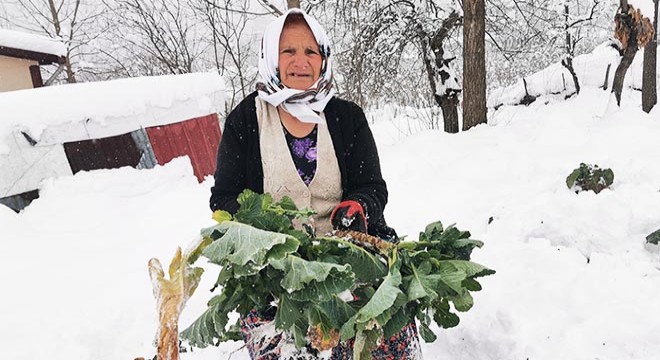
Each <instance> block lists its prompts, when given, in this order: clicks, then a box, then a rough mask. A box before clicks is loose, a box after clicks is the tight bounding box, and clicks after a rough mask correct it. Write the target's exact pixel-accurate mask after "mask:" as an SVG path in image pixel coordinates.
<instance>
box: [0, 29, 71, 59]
mask: <svg viewBox="0 0 660 360" xmlns="http://www.w3.org/2000/svg"><path fill="white" fill-rule="evenodd" d="M0 46H4V47H9V48H14V49H20V50H29V51H34V52H40V53H44V54H51V55H56V56H66V45H64V43H63V42H61V41H59V40H56V39H52V38H49V37H46V36H41V35H35V34H29V33H24V32H19V31H13V30H6V29H0Z"/></svg>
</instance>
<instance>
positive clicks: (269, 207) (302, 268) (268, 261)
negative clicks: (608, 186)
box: [181, 191, 495, 359]
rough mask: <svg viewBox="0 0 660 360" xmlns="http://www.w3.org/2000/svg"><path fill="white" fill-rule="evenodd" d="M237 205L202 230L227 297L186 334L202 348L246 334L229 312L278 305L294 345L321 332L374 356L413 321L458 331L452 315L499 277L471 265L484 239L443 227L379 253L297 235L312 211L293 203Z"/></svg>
mask: <svg viewBox="0 0 660 360" xmlns="http://www.w3.org/2000/svg"><path fill="white" fill-rule="evenodd" d="M239 204H241V208H240V210H239V211H238V212H237V213H236V215H235V216H233V217H232V216H231V215H229V214H228V213H225V212H216V214H215V215H214V218H215V219H216V220H218V221H219V223H218V224H217V225H215V226H213V227H210V228H207V229H204V230H202V236H203V237H204V238H205V240H206V241H204V242H203V244H205V245H204V246H205V248H204V249H203V251H202V256H203V257H206V258H207V259H208V260H209V261H210V262H212V263H214V264H218V265H220V266H221V270H220V272H219V275H218V279H217V282H216V287H215V288H214V289H218V290H219V291H220V294H219V295H216V296H214V297H212V298H211V300H210V301H209V303H208V305H209V307H208V309H207V310H206V311H205V312H204V313H203V314H201V316H200V317H199V318H198V319H197V320H196V321H195V322H193V323H192V325H190V326H189V327H188V328H187V329H185V330H184V331H183V332H182V333H181V337H182V338H183V339H186V340H188V341H189V342H190V344H191V345H193V346H196V347H206V346H208V345H217V344H218V343H219V342H220V341H226V340H235V339H239V338H240V336H239V335H240V334H239V332H238V329H239V325H238V323H235V324H233V325H230V326H228V319H229V316H228V314H229V313H231V312H234V311H236V312H238V313H239V314H241V315H246V314H247V313H248V312H249V311H250V310H251V309H252V308H256V309H264V308H266V307H267V306H270V305H273V304H276V305H277V311H276V315H275V326H276V328H277V329H279V330H281V331H287V332H289V333H290V334H291V335H292V338H294V339H295V340H296V345H297V346H305V345H306V343H307V342H308V338H307V337H306V334H308V332H309V331H310V329H312V328H314V329H316V330H319V329H320V332H321V334H322V335H323V338H324V339H326V338H330V337H331V335H332V334H340V335H341V340H344V341H345V340H347V339H351V338H354V339H355V342H354V358H355V359H361V358H369V354H370V352H371V350H372V349H373V348H375V347H376V345H377V342H378V340H379V339H380V338H381V337H383V336H385V337H389V336H392V335H393V334H395V333H396V332H398V331H399V330H401V328H403V327H404V326H405V325H406V324H408V323H410V322H411V321H415V319H417V320H418V321H419V324H420V326H419V329H420V334H421V336H422V338H423V339H424V340H425V341H434V340H435V338H436V335H435V334H434V333H433V331H431V330H430V325H431V323H432V322H435V323H436V324H438V325H439V326H440V327H443V328H449V327H453V326H456V325H458V323H459V318H458V315H457V314H456V313H455V311H458V312H461V311H467V310H469V309H470V308H471V307H472V306H473V299H472V296H471V295H470V293H471V292H472V291H479V290H481V285H480V284H479V282H478V281H477V280H476V279H477V278H479V277H482V276H486V275H491V274H494V273H495V272H494V271H493V270H490V269H488V268H486V267H484V266H481V265H479V264H476V263H474V262H471V261H469V260H470V254H471V252H472V250H473V249H474V248H475V247H481V246H482V245H483V243H482V242H480V241H477V240H473V239H470V233H469V232H467V231H460V230H458V229H456V228H455V227H454V226H449V227H447V228H444V227H443V225H442V223H440V222H435V223H432V224H430V225H428V226H427V227H426V229H425V230H424V232H421V233H420V236H419V240H418V241H404V242H400V243H399V244H397V245H396V246H390V247H382V249H380V250H378V249H377V248H375V247H370V246H361V244H360V243H358V242H355V241H353V240H351V239H348V238H341V237H338V236H319V237H315V236H314V235H313V234H312V232H311V231H307V232H303V231H299V230H296V229H294V227H293V225H292V221H293V220H294V219H296V218H305V217H308V216H310V215H312V214H313V213H312V212H310V211H308V210H298V209H297V208H296V206H295V204H293V202H292V201H291V200H290V199H288V198H285V199H283V200H282V201H280V202H277V203H275V202H273V200H272V197H271V196H270V195H268V194H265V195H259V194H255V193H253V192H250V191H246V192H244V193H242V194H241V195H240V197H239ZM346 294H348V295H349V296H345V295H346ZM452 305H453V306H452Z"/></svg>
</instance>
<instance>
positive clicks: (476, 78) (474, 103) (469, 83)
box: [463, 0, 487, 130]
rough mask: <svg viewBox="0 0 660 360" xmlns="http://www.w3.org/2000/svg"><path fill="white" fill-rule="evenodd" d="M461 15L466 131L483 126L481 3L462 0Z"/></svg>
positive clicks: (483, 21) (481, 0) (483, 13)
mask: <svg viewBox="0 0 660 360" xmlns="http://www.w3.org/2000/svg"><path fill="white" fill-rule="evenodd" d="M463 12H464V17H465V20H464V24H463V46H464V50H463V130H468V129H470V128H472V127H474V126H476V125H479V124H485V123H486V122H487V118H486V49H485V29H486V9H485V3H484V0H465V1H464V2H463Z"/></svg>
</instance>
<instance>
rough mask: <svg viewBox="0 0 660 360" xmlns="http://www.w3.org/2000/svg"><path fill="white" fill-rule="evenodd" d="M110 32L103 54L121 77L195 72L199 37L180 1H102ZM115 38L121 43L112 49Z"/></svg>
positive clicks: (189, 12) (200, 48)
mask: <svg viewBox="0 0 660 360" xmlns="http://www.w3.org/2000/svg"><path fill="white" fill-rule="evenodd" d="M104 1H105V4H106V6H107V9H108V11H109V12H110V14H109V17H108V19H109V21H113V22H114V26H113V27H112V31H109V32H108V33H107V34H106V38H105V41H106V43H107V44H108V45H109V46H108V49H107V50H105V51H104V54H105V55H106V56H108V57H111V58H112V59H113V61H114V62H115V63H116V64H117V71H122V72H126V74H124V76H137V75H162V74H184V73H190V72H193V71H195V69H197V68H196V64H197V62H198V60H199V59H200V58H201V54H202V53H203V51H204V49H203V42H202V41H200V38H201V37H202V36H203V34H202V33H201V31H200V29H199V27H200V26H199V24H197V22H196V20H195V18H194V15H193V10H192V8H191V7H190V6H189V4H188V2H187V1H182V0H104ZM116 39H122V41H121V44H119V45H118V46H114V45H115V42H116Z"/></svg>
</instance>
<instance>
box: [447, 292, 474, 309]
mask: <svg viewBox="0 0 660 360" xmlns="http://www.w3.org/2000/svg"><path fill="white" fill-rule="evenodd" d="M448 299H449V300H450V301H451V302H452V303H453V304H454V308H456V310H457V311H462V312H465V311H468V310H470V309H471V308H472V305H474V299H473V298H472V295H470V292H469V291H467V290H465V291H463V293H462V294H459V295H455V296H449V297H448Z"/></svg>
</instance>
